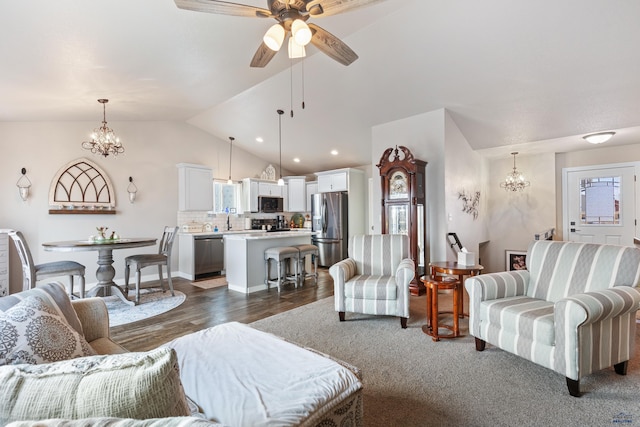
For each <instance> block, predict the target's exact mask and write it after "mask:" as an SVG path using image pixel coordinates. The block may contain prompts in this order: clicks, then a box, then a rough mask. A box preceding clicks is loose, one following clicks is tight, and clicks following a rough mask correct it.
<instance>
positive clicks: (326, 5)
mask: <svg viewBox="0 0 640 427" xmlns="http://www.w3.org/2000/svg"><path fill="white" fill-rule="evenodd" d="M379 1H381V0H311V1H306V2H305V3H307V6H306V10H307V12H309V15H311V16H316V17H321V16H331V15H337V14H338V13H343V12H347V11H349V10H351V9H355V8H358V7H364V6H368V5H370V4H373V3H377V2H379Z"/></svg>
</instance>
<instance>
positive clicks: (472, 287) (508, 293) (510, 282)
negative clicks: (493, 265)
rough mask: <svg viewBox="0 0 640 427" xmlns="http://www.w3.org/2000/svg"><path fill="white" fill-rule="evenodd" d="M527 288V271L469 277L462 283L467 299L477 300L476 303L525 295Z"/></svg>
mask: <svg viewBox="0 0 640 427" xmlns="http://www.w3.org/2000/svg"><path fill="white" fill-rule="evenodd" d="M528 286H529V272H528V271H527V270H515V271H502V272H500V273H489V274H483V275H480V276H472V277H469V278H467V279H466V280H465V281H464V287H465V288H466V289H467V292H468V293H469V299H472V300H475V299H477V300H478V301H487V300H494V299H499V298H509V297H516V296H520V295H526V293H527V287H528ZM472 295H473V296H472Z"/></svg>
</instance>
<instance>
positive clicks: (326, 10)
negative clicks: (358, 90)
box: [174, 0, 380, 67]
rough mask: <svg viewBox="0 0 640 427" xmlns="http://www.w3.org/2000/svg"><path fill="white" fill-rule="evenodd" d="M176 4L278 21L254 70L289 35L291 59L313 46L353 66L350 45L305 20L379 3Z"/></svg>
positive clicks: (192, 0) (194, 0) (210, 0)
mask: <svg viewBox="0 0 640 427" xmlns="http://www.w3.org/2000/svg"><path fill="white" fill-rule="evenodd" d="M174 1H175V3H176V6H178V7H179V8H180V9H187V10H194V11H197V12H208V13H217V14H221V15H234V16H244V17H249V18H274V19H275V20H277V21H278V23H277V24H274V25H273V26H272V27H270V28H269V30H267V33H266V34H265V35H264V37H263V41H262V43H261V44H260V46H259V47H258V50H257V51H256V53H255V54H254V55H253V59H252V60H251V66H252V67H264V66H265V65H267V64H268V63H269V61H271V59H272V58H273V57H274V56H275V54H276V53H277V52H278V51H279V50H280V47H281V46H282V43H283V42H284V40H285V37H286V36H287V35H288V34H290V37H289V41H288V50H289V57H290V58H300V57H304V56H305V55H306V53H305V50H304V46H305V45H307V44H308V43H311V44H313V45H314V46H315V47H317V48H318V49H319V50H320V51H321V52H323V53H325V54H326V55H328V56H329V57H331V58H332V59H334V60H336V61H338V62H339V63H341V64H343V65H349V64H351V63H352V62H353V61H355V60H356V59H358V55H356V53H355V52H354V51H353V50H351V48H350V47H349V46H347V45H346V44H345V43H344V42H343V41H342V40H340V39H339V38H337V37H336V36H334V35H333V34H331V33H329V32H328V31H327V30H325V29H323V28H321V27H319V26H317V25H315V24H313V23H309V24H307V23H306V21H307V20H308V19H309V18H310V17H316V18H321V17H323V16H331V15H336V14H338V13H342V12H346V11H348V10H351V9H355V8H357V7H362V6H366V5H368V4H371V3H375V2H378V1H380V0H267V6H268V9H263V8H260V7H255V6H249V5H244V4H238V3H232V2H228V1H219V0H174Z"/></svg>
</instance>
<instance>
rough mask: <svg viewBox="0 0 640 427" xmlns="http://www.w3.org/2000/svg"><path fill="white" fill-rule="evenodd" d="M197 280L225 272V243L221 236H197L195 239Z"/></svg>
mask: <svg viewBox="0 0 640 427" xmlns="http://www.w3.org/2000/svg"><path fill="white" fill-rule="evenodd" d="M194 258H195V260H194V261H195V263H194V264H195V265H194V269H195V272H194V273H195V279H196V280H197V279H200V278H203V277H206V276H209V275H212V274H215V273H220V272H221V271H222V270H224V241H223V240H222V235H220V236H196V237H195V239H194Z"/></svg>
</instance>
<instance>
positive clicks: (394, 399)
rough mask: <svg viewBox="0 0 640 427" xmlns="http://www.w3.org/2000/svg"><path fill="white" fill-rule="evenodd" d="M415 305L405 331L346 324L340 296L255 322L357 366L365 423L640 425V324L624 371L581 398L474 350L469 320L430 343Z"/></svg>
mask: <svg viewBox="0 0 640 427" xmlns="http://www.w3.org/2000/svg"><path fill="white" fill-rule="evenodd" d="M410 306H411V317H410V319H409V322H408V323H409V325H408V326H409V327H408V328H407V329H405V330H403V329H402V328H401V327H400V320H398V319H397V318H393V317H386V316H368V315H362V314H350V313H347V314H346V321H345V322H340V321H339V320H338V314H337V313H336V312H335V311H334V305H333V297H330V298H326V299H323V300H320V301H317V302H314V303H311V304H308V305H305V306H304V307H300V308H296V309H293V310H290V311H287V312H284V313H280V314H277V315H275V316H271V317H268V318H265V319H262V320H259V321H256V322H253V323H251V326H253V327H255V328H257V329H260V330H263V331H266V332H271V333H274V334H276V335H279V336H282V337H284V338H286V339H289V340H291V341H293V342H296V343H299V344H301V345H304V346H308V347H311V348H314V349H316V350H319V351H321V352H323V353H325V354H329V355H331V356H334V357H337V358H339V359H342V360H344V361H346V362H348V363H351V364H353V365H355V366H357V367H359V368H360V369H361V370H362V374H363V383H364V390H363V392H364V425H365V426H367V427H377V426H385V427H386V426H421V427H428V426H465V427H468V426H477V427H482V426H492V427H493V426H563V427H565V426H576V427H577V426H580V427H583V426H606V425H617V424H625V425H639V424H640V404H639V403H638V387H639V386H640V348H638V347H640V328H638V332H637V333H638V335H637V337H636V346H637V348H636V352H635V354H636V356H635V357H634V359H632V360H631V361H630V362H629V366H628V371H627V375H626V376H620V375H617V374H616V373H615V372H614V371H613V369H605V370H602V371H600V372H597V373H595V374H592V375H589V376H587V377H586V378H583V380H582V381H581V390H582V391H583V393H584V394H583V396H582V397H580V398H574V397H571V396H570V395H569V393H568V391H567V387H566V383H565V378H564V377H563V376H561V375H559V374H557V373H555V372H553V371H551V370H549V369H545V368H543V367H541V366H538V365H536V364H534V363H531V362H529V361H527V360H525V359H522V358H520V357H517V356H514V355H512V354H509V353H507V352H504V351H502V350H500V349H497V348H495V347H493V346H490V345H487V349H486V350H485V351H484V352H477V351H476V350H475V345H474V340H473V337H471V336H469V335H468V319H465V320H464V321H463V322H461V323H462V325H461V327H462V331H461V332H462V333H463V334H464V336H463V337H460V338H456V339H450V340H442V341H440V342H434V341H432V339H431V337H430V336H427V335H425V334H424V333H423V332H422V330H421V327H422V325H424V324H425V322H426V321H425V297H424V296H421V297H411V303H410ZM465 307H466V306H465ZM283 362H284V361H283ZM284 363H286V362H284Z"/></svg>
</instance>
